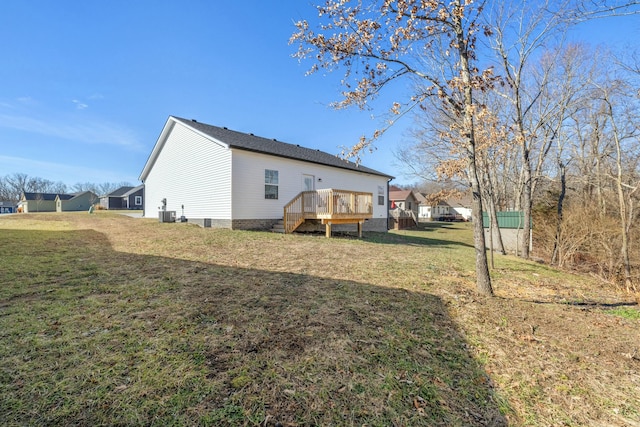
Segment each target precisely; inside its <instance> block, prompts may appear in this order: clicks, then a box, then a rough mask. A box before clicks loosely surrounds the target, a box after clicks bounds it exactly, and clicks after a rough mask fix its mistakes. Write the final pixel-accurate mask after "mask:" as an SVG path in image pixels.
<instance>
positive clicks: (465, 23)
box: [291, 0, 495, 295]
mask: <svg viewBox="0 0 640 427" xmlns="http://www.w3.org/2000/svg"><path fill="white" fill-rule="evenodd" d="M484 5H485V1H480V2H478V3H472V2H468V1H464V0H453V1H450V2H444V1H433V2H425V1H419V0H405V1H390V0H378V1H372V2H367V3H366V4H365V3H364V2H354V3H353V4H351V3H349V2H347V1H342V0H327V1H326V2H325V3H324V5H322V6H317V9H318V12H319V15H320V18H321V20H323V22H324V24H322V25H320V26H319V28H318V29H317V30H314V29H312V28H311V27H310V25H309V23H308V22H307V21H305V20H303V21H299V22H297V23H296V27H297V29H298V31H297V32H296V33H294V34H293V36H292V37H291V43H298V44H299V47H298V52H297V54H296V55H295V56H297V57H298V58H299V59H304V58H310V59H311V60H313V61H314V65H313V66H312V67H311V69H310V71H309V72H310V73H313V72H315V71H317V70H319V69H321V68H322V69H326V70H335V69H338V68H339V67H343V68H342V69H343V70H344V79H343V80H342V83H343V86H344V88H345V90H344V91H343V99H342V101H339V102H337V103H335V104H334V107H335V108H345V107H348V106H352V105H353V106H358V107H360V108H365V107H366V106H367V105H368V103H369V102H370V101H371V100H372V99H374V98H375V97H376V96H377V95H378V94H379V93H380V92H381V91H382V90H384V89H385V88H388V87H389V86H392V84H393V83H394V82H396V81H397V80H398V79H400V78H404V79H409V80H412V81H414V82H419V83H418V84H417V85H416V87H420V88H421V90H419V91H414V92H412V93H409V94H407V97H406V98H405V99H403V100H399V101H395V102H394V103H393V105H392V106H391V108H390V117H391V118H390V120H389V122H388V124H387V125H386V126H385V128H383V129H381V130H379V131H376V132H375V133H374V135H373V138H366V137H363V138H362V139H361V140H360V142H359V143H357V144H355V145H353V146H352V147H351V148H350V149H349V150H348V152H347V153H346V155H347V157H349V156H355V157H358V155H359V153H360V152H361V151H362V150H364V149H367V148H369V147H370V146H371V144H372V141H373V140H374V139H375V138H377V137H378V136H380V135H381V134H382V133H383V132H384V131H385V130H386V129H387V128H388V127H389V126H392V125H393V124H394V123H395V122H396V120H397V119H398V118H399V117H402V116H403V115H404V114H406V113H407V112H409V111H412V110H413V108H415V107H416V106H420V105H422V104H423V103H424V102H425V101H426V100H427V99H437V100H439V102H440V103H441V106H442V108H443V109H444V110H446V111H447V112H448V113H449V114H450V115H452V116H453V117H455V118H456V123H455V124H456V126H455V127H454V128H452V129H451V131H450V132H449V133H448V134H447V135H444V136H443V141H446V142H447V143H449V144H454V145H455V146H457V147H458V148H459V149H460V150H461V151H462V152H464V155H465V160H466V167H467V171H468V172H467V173H468V177H469V186H470V188H471V192H472V195H473V206H472V208H473V210H472V211H473V222H474V242H475V243H474V246H475V252H476V257H475V258H476V281H477V289H478V292H480V293H482V294H485V295H492V294H493V289H492V286H491V278H490V275H489V269H488V264H487V254H486V251H485V241H484V230H483V227H482V210H483V205H482V194H481V189H480V180H479V177H478V163H477V158H476V146H477V143H476V136H475V126H476V114H477V110H478V105H477V104H476V103H475V101H474V94H475V93H477V92H478V91H483V90H487V89H489V88H491V87H492V86H493V84H494V83H495V78H494V77H493V75H492V72H491V69H485V70H483V71H480V70H479V69H478V65H477V63H478V61H477V57H476V42H477V37H478V36H482V35H483V28H482V27H481V25H480V22H479V19H480V16H481V14H482V11H483V8H484ZM484 30H485V31H489V30H488V29H486V28H485V29H484ZM443 65H444V66H443Z"/></svg>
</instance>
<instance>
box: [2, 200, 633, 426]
mask: <svg viewBox="0 0 640 427" xmlns="http://www.w3.org/2000/svg"><path fill="white" fill-rule="evenodd" d="M0 232H1V234H2V242H3V245H2V246H0V283H2V286H1V287H0V342H1V343H2V344H1V345H0V419H2V420H3V424H4V425H15V426H17V425H69V424H75V425H212V426H215V425H229V426H258V425H264V426H267V425H269V426H273V425H276V423H281V424H282V425H284V426H303V425H358V426H360V425H372V426H373V425H379V426H387V425H411V426H432V425H435V426H439V425H440V426H467V425H471V426H473V425H478V426H480V425H505V424H507V423H509V424H511V425H518V424H522V425H548V424H556V423H555V422H554V420H555V421H558V422H560V421H562V422H563V423H567V424H571V423H573V424H580V421H581V420H585V419H586V418H585V417H592V416H593V414H594V412H593V411H591V412H588V411H585V414H584V415H572V414H568V413H567V412H566V408H567V406H566V405H565V403H563V400H562V399H564V398H565V396H566V395H567V394H568V393H569V392H570V391H571V392H573V391H575V390H591V389H589V385H588V384H587V383H584V382H572V381H573V380H572V379H571V376H565V377H562V379H559V380H557V381H551V380H550V379H549V378H548V377H547V376H545V375H547V373H548V372H552V371H553V370H559V369H561V368H562V369H572V367H571V366H572V365H569V363H575V361H571V360H569V361H567V360H565V359H564V356H563V355H564V354H565V353H566V354H570V353H577V352H579V351H583V344H582V343H581V342H577V341H576V345H578V348H576V349H573V348H564V347H563V346H564V344H555V341H552V339H551V338H550V336H549V337H545V336H543V337H542V338H541V339H544V340H545V341H544V342H545V345H546V347H545V348H546V350H545V351H548V352H551V353H550V354H549V355H547V356H546V357H545V358H544V359H543V360H548V361H549V362H548V363H552V362H551V361H556V360H557V365H553V366H550V367H547V369H546V370H545V369H536V370H531V369H530V367H531V366H532V365H533V364H535V363H537V362H532V361H536V360H538V359H536V358H538V357H540V348H537V349H536V348H529V347H531V346H533V345H536V342H535V341H522V340H521V339H520V338H518V337H519V336H520V335H521V334H522V333H523V332H521V330H519V329H517V328H520V327H521V325H524V328H525V329H522V330H523V331H525V332H526V331H527V330H528V329H526V328H529V326H527V325H529V324H535V325H540V326H539V327H538V329H536V334H537V335H539V334H544V333H545V327H544V325H545V324H543V323H542V322H543V320H542V319H555V318H558V319H559V321H561V320H562V319H561V318H560V316H562V315H565V314H566V313H567V310H573V311H571V312H570V314H571V316H579V315H581V314H582V313H584V311H579V308H576V307H572V306H568V305H567V304H558V305H557V306H556V305H553V303H554V301H555V299H556V298H555V296H554V297H553V298H550V297H549V295H550V293H551V292H552V290H553V291H554V292H556V291H557V292H564V290H565V287H566V288H567V289H568V288H571V289H573V288H572V286H574V284H575V283H578V282H577V279H576V278H575V277H574V276H572V275H568V274H562V273H560V272H557V271H555V270H552V269H549V268H548V267H546V266H544V265H540V264H536V263H530V262H524V261H521V260H517V259H515V258H513V257H501V258H500V259H499V260H498V266H499V270H496V271H494V277H496V279H495V287H496V292H497V294H498V297H497V298H493V299H485V298H480V297H478V296H476V294H475V293H474V291H473V287H474V286H473V260H472V258H473V257H472V256H470V255H471V254H472V253H473V248H472V247H471V239H470V228H469V224H452V225H438V224H430V225H429V227H428V228H426V229H420V230H412V231H403V232H394V233H366V237H365V238H364V239H362V240H358V239H354V238H350V237H348V238H338V239H325V238H323V237H318V236H290V235H287V236H283V235H277V234H272V233H261V232H237V231H236V232H234V231H229V230H210V229H201V228H198V227H194V226H191V225H188V224H159V223H158V222H157V221H152V220H139V219H137V220H136V219H131V218H126V217H123V216H119V215H113V214H110V213H106V212H98V213H96V214H94V215H91V216H89V215H79V214H78V215H74V214H63V215H23V216H12V217H10V218H6V219H5V218H0ZM559 281H560V282H559ZM558 283H562V284H564V285H563V286H565V287H562V286H560V285H559V284H558ZM550 284H553V285H552V286H551V285H550ZM532 286H539V287H538V288H537V291H536V293H535V295H536V298H532V299H536V300H537V299H542V296H544V297H545V298H546V297H549V298H547V302H549V305H547V302H545V303H544V304H542V303H541V302H540V301H536V302H528V301H526V299H527V298H529V296H530V295H531V294H527V298H524V299H523V298H521V297H520V294H519V293H521V292H524V291H523V289H525V288H526V289H529V292H534V291H533V290H531V288H532ZM548 286H551V288H549V287H548ZM559 286H560V287H559ZM558 289H559V290H558ZM543 290H544V292H543ZM580 292H581V293H584V292H587V290H585V289H584V288H583V289H582V290H581V291H580ZM570 296H571V295H562V298H564V299H568V298H569V297H570ZM514 298H515V299H514ZM562 298H560V297H558V298H557V299H558V300H563V299H562ZM495 313H500V314H499V315H497V316H494V314H495ZM523 317H524V319H525V320H523ZM608 318H611V316H608ZM537 319H540V320H537ZM545 321H546V320H545ZM584 321H586V320H584ZM574 323H575V322H574ZM625 331H626V330H625ZM592 332H593V331H592ZM607 333H609V334H612V333H613V329H612V328H609V327H608V328H607ZM567 334H573V335H572V336H574V335H575V333H574V331H567ZM537 335H536V336H537ZM619 338H620V339H619V340H618V342H619V343H620V342H625V341H624V339H623V338H624V337H622V336H620V337H619ZM573 339H574V340H575V339H576V338H575V336H574V337H573ZM584 339H585V340H587V339H588V337H585V338H584ZM523 342H524V343H525V346H523ZM541 342H542V341H541ZM532 343H533V344H532ZM503 353H504V354H503ZM580 354H581V353H580ZM583 359H584V357H583V356H582V355H581V356H580V360H583ZM553 363H556V362H553ZM580 363H582V362H580ZM630 363H631V362H630ZM558 377H559V378H560V376H558ZM620 384H621V385H622V386H626V384H627V383H625V382H624V380H620ZM607 387H608V388H607V392H608V393H609V394H612V395H615V393H616V392H617V390H618V389H615V388H613V387H612V386H609V385H608V386H607ZM591 391H593V390H591ZM620 392H622V389H621V391H620ZM589 396H590V395H589ZM554 399H557V401H556V400H554ZM580 399H583V400H584V401H585V405H589V407H591V406H595V407H596V408H597V411H599V412H597V415H598V416H599V417H600V418H601V419H602V420H606V421H607V422H609V424H611V425H616V424H615V418H611V417H608V416H605V415H606V414H605V412H606V411H607V410H609V409H608V405H609V404H608V403H603V402H600V401H597V400H594V398H591V397H585V396H583V395H582V394H581V395H580ZM612 399H613V398H612ZM634 402H635V400H634V397H633V396H630V397H628V398H627V399H626V400H625V399H622V400H621V407H622V408H625V407H633V406H634ZM572 404H573V405H576V404H577V403H575V402H574V403H572ZM542 405H546V406H545V408H548V409H544V411H543V413H542V414H540V408H541V407H542ZM612 410H613V409H611V411H612ZM628 412H629V411H626V412H625V413H628ZM603 414H605V415H603ZM629 416H630V417H632V416H634V415H633V414H631V415H629ZM581 417H582V418H581ZM566 420H569V421H566ZM576 420H577V421H576ZM612 420H613V421H612Z"/></svg>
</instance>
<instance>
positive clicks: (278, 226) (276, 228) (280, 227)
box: [271, 219, 284, 234]
mask: <svg viewBox="0 0 640 427" xmlns="http://www.w3.org/2000/svg"><path fill="white" fill-rule="evenodd" d="M271 231H272V232H274V233H282V234H284V219H281V220H279V221H278V222H276V223H275V224H273V227H271Z"/></svg>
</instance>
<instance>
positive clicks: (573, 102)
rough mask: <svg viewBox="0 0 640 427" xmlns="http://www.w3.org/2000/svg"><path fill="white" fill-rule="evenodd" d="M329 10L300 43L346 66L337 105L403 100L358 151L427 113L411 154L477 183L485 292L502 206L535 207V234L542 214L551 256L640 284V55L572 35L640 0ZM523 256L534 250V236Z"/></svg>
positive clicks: (418, 171) (346, 4)
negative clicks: (489, 228) (572, 39)
mask: <svg viewBox="0 0 640 427" xmlns="http://www.w3.org/2000/svg"><path fill="white" fill-rule="evenodd" d="M317 9H318V13H319V20H320V21H319V24H317V25H315V26H314V25H312V24H311V23H310V22H309V21H307V20H301V21H299V22H298V23H297V24H296V26H297V31H296V32H295V33H294V34H293V36H292V37H291V40H290V41H291V43H296V44H297V45H298V50H297V53H296V55H295V56H297V57H298V58H299V59H300V60H308V61H311V62H312V66H311V67H310V70H309V73H315V72H317V71H319V70H329V71H336V70H337V71H338V72H341V73H343V74H344V77H343V79H342V80H341V83H342V85H343V88H342V89H343V90H342V98H341V99H340V100H339V101H337V102H336V103H334V104H333V106H334V107H335V108H346V107H350V106H355V107H358V108H361V109H367V108H371V107H370V105H371V102H372V101H373V100H375V99H376V98H378V97H379V96H380V94H381V93H383V92H384V93H387V94H389V95H390V96H391V98H392V101H391V103H390V104H391V105H390V106H389V109H388V113H387V114H386V115H385V120H384V124H383V126H382V128H381V129H379V130H377V131H376V132H374V133H373V135H371V136H363V137H362V138H361V140H360V141H359V142H358V143H356V144H354V145H353V146H352V147H351V148H350V149H348V150H346V152H345V155H346V156H347V157H356V158H359V155H360V154H361V153H362V152H363V150H366V149H370V148H371V146H372V144H373V143H374V141H375V140H376V139H377V138H379V137H380V135H382V134H384V132H385V131H386V130H387V129H389V128H390V127H391V126H393V125H394V124H395V123H396V122H397V121H398V120H399V119H400V118H402V117H404V116H407V115H409V116H412V117H413V118H414V120H415V122H414V123H415V124H414V126H413V131H412V132H413V135H412V136H413V138H412V141H413V142H412V143H411V144H410V145H409V146H407V147H405V149H403V150H400V151H399V153H398V157H399V158H400V159H401V160H402V161H403V162H404V164H405V166H406V169H407V170H411V171H413V173H414V174H415V176H417V177H422V178H424V179H449V180H450V179H455V178H459V179H462V180H463V181H464V183H465V186H466V187H467V188H468V189H469V191H470V192H471V194H472V196H473V205H472V210H473V222H474V242H475V243H474V246H475V253H476V282H477V289H478V291H479V292H480V293H482V294H486V295H492V294H493V289H492V285H491V276H490V271H489V268H488V261H487V254H486V250H485V247H486V242H485V236H484V230H483V227H482V213H483V212H486V213H487V214H488V215H489V216H490V218H491V221H490V222H491V224H493V225H494V226H495V225H496V224H497V220H496V212H497V211H500V210H518V211H522V212H523V214H524V232H525V235H528V232H529V228H530V224H531V223H533V220H534V219H535V224H536V226H535V227H536V233H534V234H535V235H536V240H537V241H539V242H540V243H539V246H540V248H541V249H542V251H541V253H542V254H543V255H544V256H546V257H547V258H548V260H549V261H550V262H552V263H554V264H556V265H565V266H566V265H568V264H570V263H574V264H576V265H585V264H589V265H591V266H592V267H593V269H595V270H596V272H597V274H598V275H599V276H600V277H602V278H603V279H605V280H609V281H614V279H615V277H621V278H622V281H623V282H624V284H625V286H626V287H627V289H629V290H632V289H635V282H636V281H637V280H636V279H637V277H636V276H634V273H633V269H634V262H635V264H636V266H637V267H640V256H637V250H635V249H634V248H635V246H634V242H635V241H637V238H638V236H636V235H635V234H636V233H634V231H635V229H634V227H633V224H634V223H635V222H636V217H637V212H636V209H635V206H636V205H637V201H638V198H639V197H638V187H639V186H640V181H639V178H640V170H639V165H638V162H639V161H640V160H639V156H638V147H639V146H640V144H638V142H640V140H639V137H640V121H639V119H638V117H639V116H638V112H639V107H640V92H639V90H638V88H639V85H638V82H639V80H640V79H639V77H640V72H639V70H640V60H639V57H638V52H633V51H631V50H627V51H626V52H624V55H620V54H618V55H616V54H615V53H612V52H608V51H605V50H597V49H593V48H590V47H588V46H586V45H584V44H580V43H568V42H567V41H566V40H567V34H568V32H569V31H570V30H571V29H572V28H575V27H576V26H577V25H579V24H581V23H583V22H585V21H589V20H593V19H599V18H608V19H617V17H619V16H622V15H634V14H638V13H639V12H640V2H638V1H625V0H597V1H593V0H561V1H557V0H539V1H533V2H508V1H498V0H495V1H490V0H484V1H482V0H481V1H475V2H470V1H465V0H448V1H438V0H434V1H420V0H397V1H393V0H377V1H372V2H366V3H365V2H359V1H344V0H327V1H326V2H323V3H322V5H319V6H317ZM400 81H404V82H405V83H404V84H405V86H404V87H405V88H408V89H403V86H400V85H399V83H398V82H400ZM496 244H497V246H498V249H499V250H500V249H501V248H500V239H499V238H498V241H497V242H496ZM634 250H635V252H634ZM634 254H636V255H634ZM519 255H520V256H522V257H524V258H529V257H530V253H529V245H528V239H523V242H522V246H521V247H520V250H519Z"/></svg>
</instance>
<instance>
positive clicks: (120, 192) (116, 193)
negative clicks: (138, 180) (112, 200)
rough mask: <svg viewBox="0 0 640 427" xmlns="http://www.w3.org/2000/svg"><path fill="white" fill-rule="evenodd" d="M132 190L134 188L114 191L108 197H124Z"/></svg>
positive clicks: (128, 187)
mask: <svg viewBox="0 0 640 427" xmlns="http://www.w3.org/2000/svg"><path fill="white" fill-rule="evenodd" d="M131 189H133V187H131V186H124V187H120V188H118V189H117V190H113V191H112V192H111V193H109V194H107V196H108V197H122V196H124V195H125V194H126V193H128V192H129V191H131Z"/></svg>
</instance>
